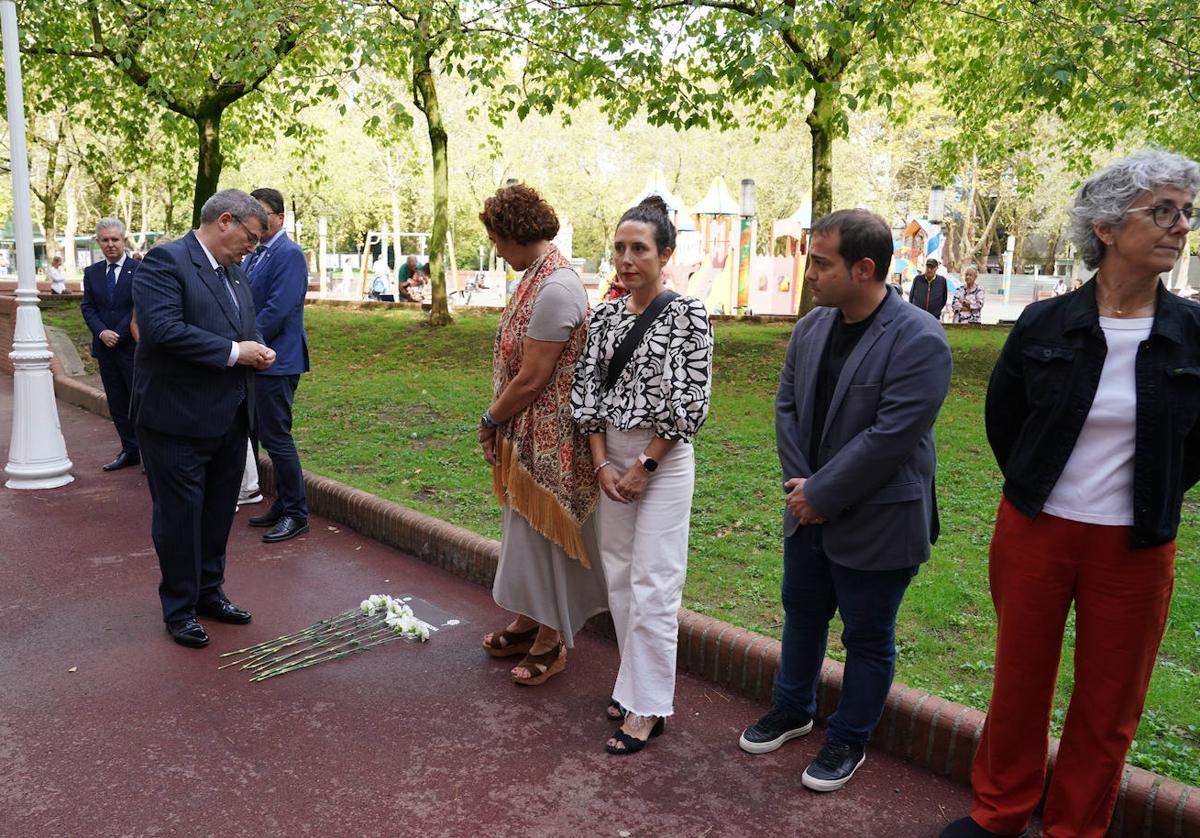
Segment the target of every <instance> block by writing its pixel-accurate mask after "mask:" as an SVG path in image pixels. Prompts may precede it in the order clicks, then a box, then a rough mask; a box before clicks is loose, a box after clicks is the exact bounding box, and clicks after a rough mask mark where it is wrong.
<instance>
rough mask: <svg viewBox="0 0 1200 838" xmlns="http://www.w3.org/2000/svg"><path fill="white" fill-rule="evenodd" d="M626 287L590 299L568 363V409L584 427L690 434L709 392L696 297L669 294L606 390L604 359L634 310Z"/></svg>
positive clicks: (704, 328)
mask: <svg viewBox="0 0 1200 838" xmlns="http://www.w3.org/2000/svg"><path fill="white" fill-rule="evenodd" d="M628 299H629V297H628V295H626V296H625V297H621V298H620V299H617V300H611V301H609V302H607V303H604V304H603V305H600V306H597V307H596V310H595V311H593V312H592V318H591V320H589V321H588V333H587V343H586V345H585V346H584V350H583V354H582V355H580V356H579V362H578V363H577V364H576V365H575V383H574V386H573V387H572V388H571V412H572V413H573V414H574V416H575V421H577V422H578V423H579V427H580V429H581V430H582V431H583V432H584V433H597V432H599V431H603V430H604V429H605V427H606V425H607V424H610V423H611V424H612V425H613V426H615V427H616V428H619V429H620V430H623V431H629V430H633V429H634V428H652V429H653V430H654V433H655V435H656V436H659V437H661V438H663V439H673V440H681V441H683V442H690V441H691V440H692V437H693V436H695V435H696V431H698V430H700V426H701V425H703V424H704V419H705V417H707V416H708V402H709V397H710V396H711V395H712V353H713V333H712V324H711V323H710V322H709V320H708V312H707V311H705V309H704V306H703V305H702V304H701V303H700V301H699V300H696V299H694V298H692V297H676V298H675V299H674V300H672V301H671V302H670V303H669V304H668V305H667V307H666V308H665V309H663V310H662V311H661V312H659V315H658V317H657V318H655V320H654V322H653V323H652V324H651V325H650V328H649V329H647V330H646V334H645V335H643V337H642V342H641V344H639V345H638V348H637V349H636V350H634V353H633V356H632V357H631V358H630V359H629V363H627V364H626V365H625V369H623V370H622V371H621V375H620V377H619V378H618V379H617V381H616V383H615V384H614V385H613V388H612V390H610V391H609V392H607V393H606V392H604V382H605V379H606V378H607V376H608V364H609V361H610V360H612V356H613V353H614V352H616V349H617V347H618V346H620V345H621V341H622V340H624V338H625V335H627V334H628V333H629V330H630V329H631V328H633V324H634V321H636V320H637V315H636V314H634V313H632V312H631V311H629V310H628V309H627V308H626V305H625V304H626V301H627V300H628Z"/></svg>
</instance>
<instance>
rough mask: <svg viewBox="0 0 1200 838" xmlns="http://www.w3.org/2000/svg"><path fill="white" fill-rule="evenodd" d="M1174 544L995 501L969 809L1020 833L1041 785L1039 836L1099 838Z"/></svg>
mask: <svg viewBox="0 0 1200 838" xmlns="http://www.w3.org/2000/svg"><path fill="white" fill-rule="evenodd" d="M1174 562H1175V543H1174V542H1171V543H1169V544H1163V545H1160V546H1158V547H1152V548H1145V549H1139V550H1131V549H1130V548H1129V528H1128V527H1115V526H1103V525H1098V524H1085V523H1080V522H1078V521H1068V520H1066V519H1063V518H1056V517H1054V516H1052V515H1046V514H1042V515H1039V516H1038V517H1037V519H1036V520H1034V521H1030V520H1029V519H1028V518H1026V517H1025V516H1024V515H1023V514H1022V513H1020V512H1019V511H1017V509H1016V508H1015V507H1014V506H1012V505H1011V504H1010V503H1009V502H1008V501H1007V500H1002V501H1001V503H1000V510H999V511H998V512H997V514H996V529H995V533H994V534H993V537H992V545H991V551H990V556H989V577H990V581H991V589H992V602H993V603H994V604H995V607H996V616H997V619H998V632H997V638H996V672H995V681H994V684H993V687H992V703H991V706H990V707H989V709H988V716H987V722H986V723H985V725H984V728H983V739H982V741H981V742H980V744H979V750H978V751H977V752H976V754H975V763H974V765H973V767H972V771H971V784H972V787H973V789H974V801H973V802H972V805H971V817H972V819H974V820H975V822H976V823H978V824H979V825H980V826H982V827H984V828H985V829H988V830H991V831H992V832H998V833H1001V834H1013V835H1015V834H1018V833H1020V832H1021V831H1022V830H1023V829H1024V828H1025V826H1026V824H1027V822H1028V821H1029V818H1030V816H1031V815H1032V814H1033V811H1034V809H1035V808H1036V807H1037V804H1038V802H1039V800H1041V798H1042V793H1043V790H1044V791H1045V804H1044V806H1043V810H1042V821H1043V829H1044V835H1045V836H1046V838H1102V836H1103V835H1104V833H1105V831H1106V830H1107V828H1108V823H1109V820H1110V819H1111V818H1112V811H1113V805H1114V804H1115V802H1116V796H1117V789H1118V786H1119V784H1120V781H1121V773H1122V771H1123V768H1124V764H1125V755H1126V754H1127V753H1128V752H1129V746H1130V743H1131V742H1132V741H1133V735H1134V732H1135V731H1136V730H1137V725H1138V719H1139V717H1140V716H1141V714H1142V706H1143V704H1144V702H1145V699H1146V690H1147V688H1148V687H1149V684H1150V674H1151V672H1152V671H1153V670H1154V659H1155V655H1156V654H1157V653H1158V646H1159V643H1160V642H1161V641H1162V634H1163V629H1164V627H1165V626H1166V621H1167V610H1168V608H1169V606H1170V603H1171V591H1172V587H1173V584H1174ZM1072 603H1074V605H1075V686H1074V689H1073V690H1072V693H1071V701H1070V705H1069V707H1068V709H1067V716H1066V721H1065V724H1064V726H1063V735H1062V740H1061V743H1060V746H1059V750H1058V755H1057V757H1056V759H1055V765H1054V772H1053V774H1052V776H1051V778H1050V783H1049V785H1048V786H1047V785H1046V758H1047V752H1048V749H1049V729H1050V712H1051V708H1052V705H1053V699H1054V685H1055V680H1056V677H1057V674H1058V665H1059V659H1060V657H1061V653H1062V641H1063V631H1064V628H1065V626H1066V623H1067V615H1068V613H1069V611H1070V609H1071V605H1072Z"/></svg>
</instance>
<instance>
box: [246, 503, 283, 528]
mask: <svg viewBox="0 0 1200 838" xmlns="http://www.w3.org/2000/svg"><path fill="white" fill-rule="evenodd" d="M282 517H283V507H282V506H280V505H279V504H278V503H273V504H271V508H270V509H268V510H267V511H266V512H264V513H263V514H262V515H254V516H253V517H251V518H250V526H252V527H273V526H275V525H276V524H278V523H279V519H280V518H282Z"/></svg>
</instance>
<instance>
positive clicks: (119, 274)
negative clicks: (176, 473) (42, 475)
mask: <svg viewBox="0 0 1200 838" xmlns="http://www.w3.org/2000/svg"><path fill="white" fill-rule="evenodd" d="M96 243H97V244H99V245H100V252H101V253H102V254H104V258H103V259H102V260H100V261H98V262H93V263H92V264H90V265H88V266H87V267H86V268H84V269H83V302H82V303H81V304H80V306H79V308H80V309H81V310H82V311H83V319H84V321H85V322H86V323H87V325H88V328H89V329H91V330H92V357H93V358H95V359H96V363H97V365H99V367H100V380H101V381H102V382H103V383H104V395H105V397H106V398H107V399H108V412H109V414H111V415H112V420H113V424H114V425H115V426H116V428H117V436H119V437H120V438H121V452H120V453H119V454H117V456H116V459H114V460H113V461H112V462H111V463H108V464H107V465H105V466H104V470H105V471H116V470H117V469H120V468H125V467H126V466H132V465H137V464H138V462H140V457H139V454H138V442H137V435H136V434H135V433H134V430H133V423H132V422H131V421H130V420H129V394H130V392H131V391H132V390H133V349H134V346H135V344H134V340H133V335H131V334H130V331H129V321H130V319H131V318H132V317H133V290H132V286H133V274H134V272H135V271H136V270H137V269H138V265H139V263H138V261H137V260H136V259H130V258H129V256H128V255H126V253H125V225H124V224H123V223H121V221H120V220H119V219H116V218H101V219H100V220H99V221H97V222H96Z"/></svg>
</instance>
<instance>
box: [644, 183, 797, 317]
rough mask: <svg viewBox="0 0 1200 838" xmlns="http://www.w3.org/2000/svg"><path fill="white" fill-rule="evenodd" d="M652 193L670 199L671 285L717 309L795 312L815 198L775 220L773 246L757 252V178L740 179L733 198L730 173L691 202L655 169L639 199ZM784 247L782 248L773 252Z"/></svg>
mask: <svg viewBox="0 0 1200 838" xmlns="http://www.w3.org/2000/svg"><path fill="white" fill-rule="evenodd" d="M650 195H657V196H659V197H660V198H662V199H663V202H664V203H666V205H667V209H668V211H669V212H670V214H671V220H672V222H673V223H674V224H675V228H676V232H677V236H676V248H675V253H674V255H673V256H672V257H671V261H670V263H669V264H668V271H667V277H668V279H669V280H670V282H671V285H672V286H673V288H674V289H675V290H676V291H678V292H680V293H684V294H688V295H690V296H693V297H696V298H697V299H700V300H703V301H704V304H705V306H706V307H707V308H708V310H709V311H710V312H712V313H713V314H737V315H744V314H785V315H786V314H795V313H796V310H797V308H798V307H799V304H800V282H801V279H802V276H803V271H804V256H805V253H806V252H807V245H808V227H809V226H810V224H811V217H812V208H811V203H809V202H805V205H804V206H802V207H801V208H800V209H798V210H797V211H796V212H795V213H794V214H792V215H791V216H790V217H788V218H785V219H780V220H778V221H775V222H773V223H772V225H771V227H772V229H771V248H770V252H769V253H765V254H764V253H759V252H758V222H757V220H756V218H755V216H756V208H755V193H754V181H753V180H750V179H749V178H747V179H745V180H743V181H742V182H741V194H740V196H739V198H736V199H735V198H734V196H733V193H732V192H731V191H730V189H729V185H728V184H727V183H726V181H725V178H724V177H721V176H718V177H716V178H714V180H713V182H712V185H711V186H710V187H709V190H708V192H707V194H705V196H704V198H703V199H702V200H700V201H699V202H698V203H697V204H696V205H695V206H693V207H691V208H690V209H689V208H688V207H687V206H686V204H684V202H683V201H682V200H681V199H680V198H679V197H678V196H676V195H675V194H674V193H672V192H671V190H670V189H669V188H668V187H667V185H666V180H665V178H664V177H663V174H662V170H661V169H659V168H657V167H656V168H655V169H654V171H653V172H652V173H651V175H650V178H649V180H648V181H647V184H646V187H645V188H644V189H643V190H642V192H641V193H640V194H639V195H638V196H637V197H636V198H635V199H634V200H633V202H632V203H633V204H637V203H638V202H640V201H642V200H644V199H645V198H647V197H649V196H650ZM776 250H782V255H778V256H777V255H774V254H775V252H776Z"/></svg>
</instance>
